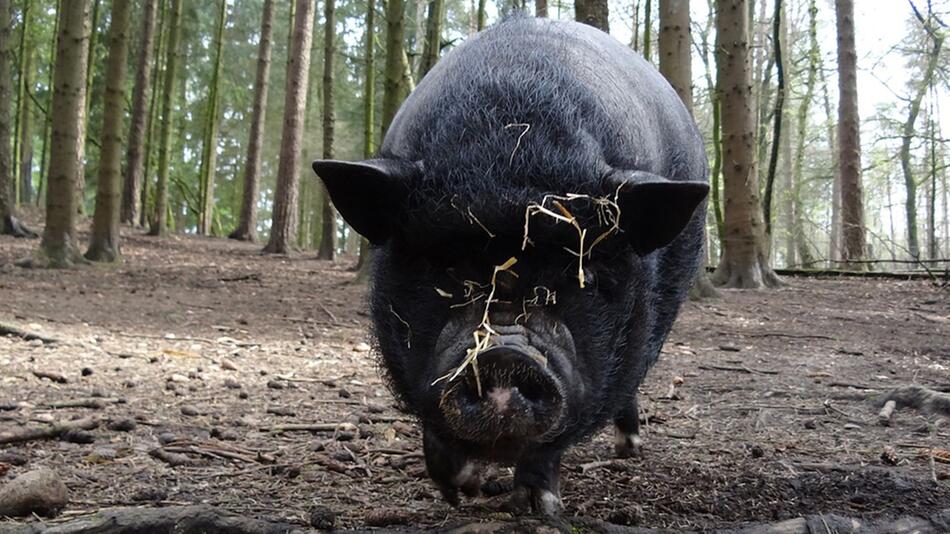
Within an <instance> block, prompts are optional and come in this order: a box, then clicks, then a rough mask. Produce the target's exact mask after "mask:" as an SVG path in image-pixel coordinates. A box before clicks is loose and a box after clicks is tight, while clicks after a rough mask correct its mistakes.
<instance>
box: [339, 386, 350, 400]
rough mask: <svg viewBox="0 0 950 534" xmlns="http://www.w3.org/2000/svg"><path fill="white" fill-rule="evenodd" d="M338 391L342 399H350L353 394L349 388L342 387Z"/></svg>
mask: <svg viewBox="0 0 950 534" xmlns="http://www.w3.org/2000/svg"><path fill="white" fill-rule="evenodd" d="M338 393H339V395H340V398H341V399H348V398H350V397H352V396H353V394H352V393H350V392H349V391H348V390H347V389H345V388H340V391H339V392H338Z"/></svg>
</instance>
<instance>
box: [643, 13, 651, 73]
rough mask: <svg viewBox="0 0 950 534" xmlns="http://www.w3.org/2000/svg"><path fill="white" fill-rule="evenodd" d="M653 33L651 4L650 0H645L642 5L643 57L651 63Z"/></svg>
mask: <svg viewBox="0 0 950 534" xmlns="http://www.w3.org/2000/svg"><path fill="white" fill-rule="evenodd" d="M652 33H653V2H652V1H651V0H646V1H645V2H644V3H643V57H644V58H646V60H647V61H649V62H651V63H652V62H653V58H652V57H651V56H653V54H651V51H652V48H651V47H652V43H653V39H652V37H653V36H652V35H650V34H652Z"/></svg>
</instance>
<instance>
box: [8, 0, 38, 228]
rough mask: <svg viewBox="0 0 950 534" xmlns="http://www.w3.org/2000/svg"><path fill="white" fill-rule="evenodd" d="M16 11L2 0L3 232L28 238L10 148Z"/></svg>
mask: <svg viewBox="0 0 950 534" xmlns="http://www.w3.org/2000/svg"><path fill="white" fill-rule="evenodd" d="M12 26H13V10H12V9H11V4H10V0H0V73H4V74H3V75H0V233H2V234H7V235H15V236H17V237H26V236H28V235H31V232H30V231H29V230H27V229H26V228H23V226H22V225H21V224H20V221H19V220H18V219H17V216H16V187H15V186H14V182H15V180H16V175H15V172H14V166H13V154H12V152H11V149H10V137H11V131H10V130H11V124H10V116H11V114H10V104H11V102H12V101H13V99H12V96H13V95H12V93H13V87H12V83H13V80H11V79H10V76H8V75H6V73H9V72H10V64H11V56H12V55H13V50H12V49H13V36H12V33H13V31H12V29H13V28H12Z"/></svg>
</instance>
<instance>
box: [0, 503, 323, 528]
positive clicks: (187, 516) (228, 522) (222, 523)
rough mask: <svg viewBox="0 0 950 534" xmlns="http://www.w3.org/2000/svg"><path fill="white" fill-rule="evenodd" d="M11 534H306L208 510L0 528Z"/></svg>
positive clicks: (124, 512)
mask: <svg viewBox="0 0 950 534" xmlns="http://www.w3.org/2000/svg"><path fill="white" fill-rule="evenodd" d="M0 529H2V530H3V532H7V533H10V534H46V533H49V534H52V533H54V532H55V533H56V534H136V533H144V532H147V533H149V534H178V533H184V532H201V533H204V534H284V533H291V532H306V531H307V530H306V529H303V528H301V527H295V526H293V525H290V524H287V523H273V522H269V521H262V520H259V519H249V518H245V517H242V516H239V515H237V514H232V513H230V512H226V511H224V510H218V509H216V508H213V507H211V506H206V505H200V506H176V507H169V508H119V509H115V510H107V511H104V512H99V513H97V514H94V515H91V516H87V517H81V518H78V519H73V520H71V521H69V522H66V523H59V524H52V523H50V524H44V523H31V524H27V525H18V526H7V525H0Z"/></svg>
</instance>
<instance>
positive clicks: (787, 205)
mask: <svg viewBox="0 0 950 534" xmlns="http://www.w3.org/2000/svg"><path fill="white" fill-rule="evenodd" d="M787 13H788V10H787V9H786V8H785V5H783V6H782V20H781V35H780V39H781V43H782V46H783V47H786V48H785V51H786V53H787V54H788V56H787V57H788V65H792V64H793V63H794V61H793V58H792V57H791V55H792V46H791V45H790V42H789V38H788V26H789V19H788V16H787ZM791 71H792V69H788V70H785V71H784V73H783V75H784V77H785V85H786V86H787V87H789V88H792V87H794V86H795V80H794V77H795V76H797V75H798V72H800V71H795V72H794V73H792V72H791ZM790 74H791V76H790ZM789 95H791V90H790V89H789ZM789 104H791V102H789V103H788V104H786V105H785V106H783V108H782V124H783V129H784V135H782V138H781V143H780V144H779V152H780V153H779V157H780V158H781V161H782V164H781V167H780V168H781V176H782V178H783V181H784V182H785V187H784V191H782V192H781V193H780V195H781V200H782V214H783V215H784V216H785V221H784V231H785V232H784V233H785V265H794V264H795V256H796V252H797V251H796V248H795V247H796V245H795V233H794V229H795V209H796V203H797V200H798V198H797V195H796V194H795V192H796V187H797V186H796V185H795V171H794V169H793V167H794V166H795V159H794V158H793V157H792V137H795V138H796V139H797V134H798V131H797V129H796V124H795V123H794V122H793V121H792V110H791V109H790V108H791V106H790V105H789ZM772 263H773V264H774V263H775V262H774V261H773V262H772Z"/></svg>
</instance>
